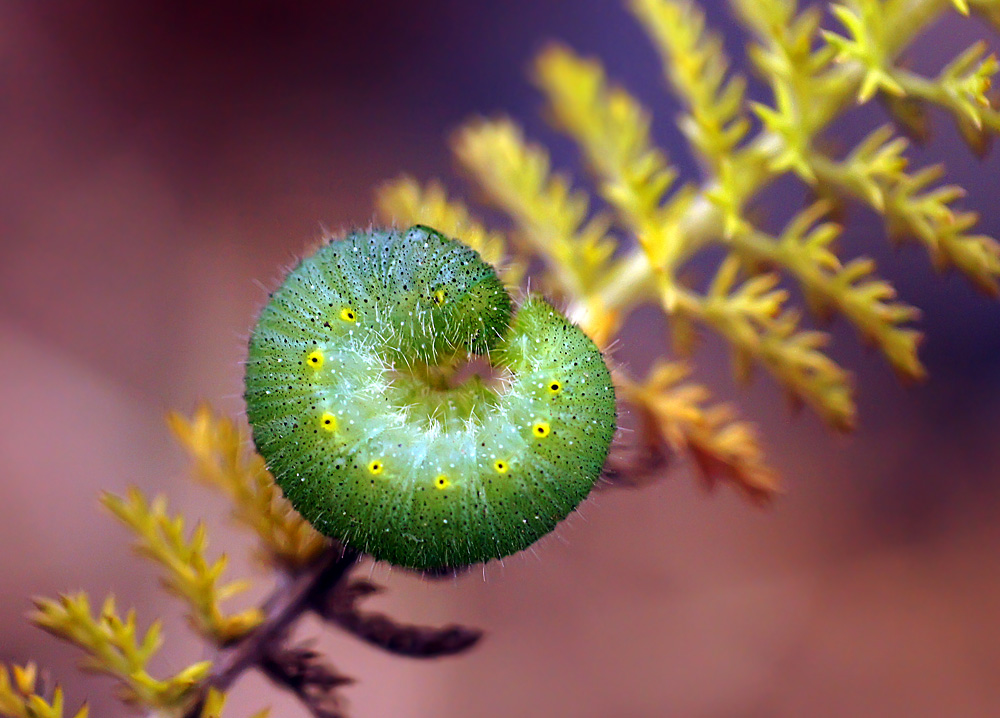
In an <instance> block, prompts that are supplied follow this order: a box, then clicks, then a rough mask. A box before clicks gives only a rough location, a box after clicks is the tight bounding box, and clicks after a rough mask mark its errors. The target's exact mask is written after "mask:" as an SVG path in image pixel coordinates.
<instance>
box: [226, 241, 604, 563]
mask: <svg viewBox="0 0 1000 718" xmlns="http://www.w3.org/2000/svg"><path fill="white" fill-rule="evenodd" d="M470 355H481V356H483V357H485V358H486V359H487V360H488V361H489V364H490V365H491V366H492V367H493V376H492V377H488V378H487V379H483V378H482V377H480V376H479V375H478V374H476V375H473V376H471V377H470V378H467V379H466V380H465V381H462V382H457V379H458V377H456V373H459V369H460V367H461V366H462V365H463V364H465V363H466V362H467V360H468V358H469V356H470ZM245 398H246V403H247V416H248V418H249V421H250V424H251V426H252V428H253V438H254V443H255V444H256V446H257V449H258V451H260V453H261V455H262V456H263V457H264V459H265V460H266V462H267V465H268V468H269V469H270V470H271V472H272V473H273V474H274V477H275V479H276V481H277V482H278V484H279V485H280V486H281V488H282V489H283V491H284V493H285V496H287V497H288V499H289V500H290V501H291V503H292V505H293V506H294V507H295V508H296V509H297V510H298V511H299V512H300V513H301V514H302V515H303V516H304V517H305V518H306V520H308V521H309V522H310V523H311V524H312V525H313V526H315V527H316V528H317V529H318V530H319V531H321V532H322V533H324V534H326V535H328V536H331V537H333V538H336V539H338V540H339V541H341V542H343V543H344V544H345V545H347V546H350V547H353V548H355V549H358V550H360V551H363V552H366V553H368V554H370V555H372V556H373V557H374V558H376V559H380V560H385V561H388V562H390V563H393V564H396V565H400V566H406V567H410V568H416V569H434V568H443V567H455V566H463V565H467V564H470V563H476V562H480V561H486V560H489V559H491V558H502V557H504V556H507V555H510V554H512V553H515V552H517V551H520V550H521V549H524V548H526V547H527V546H529V545H531V544H532V543H534V542H535V541H536V540H537V539H539V538H540V537H542V536H544V535H545V534H547V533H549V532H550V531H552V529H553V528H555V526H556V524H557V523H558V522H559V521H561V520H562V519H564V518H565V517H566V516H567V515H568V514H569V513H570V512H571V511H572V510H573V509H574V508H575V507H576V506H577V504H579V503H580V501H582V500H583V499H584V498H585V497H586V496H587V494H588V493H589V492H590V490H591V488H592V487H593V485H594V483H595V482H596V481H597V478H598V476H599V475H600V472H601V469H602V467H603V465H604V462H605V460H606V458H607V455H608V449H609V447H610V444H611V439H612V436H613V434H614V431H615V396H614V389H613V387H612V384H611V377H610V374H609V372H608V368H607V366H606V364H605V363H604V359H603V357H602V356H601V353H600V351H599V350H598V349H597V347H596V346H595V345H594V343H593V342H592V341H591V340H590V339H589V338H588V337H587V336H586V335H585V334H584V333H583V332H582V331H581V330H580V329H579V328H577V327H576V326H574V325H573V324H571V323H570V322H569V321H567V320H566V318H565V317H563V316H562V315H561V314H560V313H559V312H558V311H556V310H555V309H554V308H553V307H552V306H551V305H549V304H548V303H547V302H546V301H545V300H544V299H541V298H540V297H537V296H529V297H528V298H527V299H526V300H525V301H524V302H523V303H522V304H521V306H520V307H519V308H518V309H517V310H516V311H513V310H512V304H511V299H510V297H509V296H508V294H507V292H506V291H505V290H504V287H503V285H502V284H501V282H500V280H499V279H498V278H497V276H496V274H495V273H494V271H493V269H492V267H490V266H489V265H488V264H486V263H485V262H483V260H482V259H481V258H480V257H479V255H478V254H477V253H476V252H475V251H474V250H472V249H470V248H469V247H467V246H465V245H463V244H461V243H460V242H457V241H455V240H452V239H448V238H446V237H444V236H442V235H441V234H439V233H438V232H436V231H434V230H432V229H429V228H427V227H421V226H416V227H412V228H411V229H409V230H408V231H406V232H398V231H393V230H385V231H383V230H372V231H369V232H357V233H354V234H351V235H349V236H348V237H346V238H345V239H343V240H341V241H334V242H331V243H329V244H327V245H325V246H323V247H322V248H321V249H319V250H318V251H317V252H316V253H315V254H314V255H313V256H312V257H309V258H307V259H305V260H304V261H302V263H301V264H299V265H298V267H296V268H295V269H294V270H292V272H291V273H290V274H289V275H288V277H287V278H286V279H285V281H284V283H283V284H282V286H281V287H280V288H279V289H278V290H277V291H275V292H274V294H272V295H271V298H270V301H269V302H268V303H267V305H266V306H265V307H264V309H263V311H262V312H261V315H260V318H259V320H258V323H257V325H256V327H255V328H254V330H253V333H252V335H251V338H250V349H249V358H248V362H247V368H246V395H245Z"/></svg>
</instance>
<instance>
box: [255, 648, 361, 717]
mask: <svg viewBox="0 0 1000 718" xmlns="http://www.w3.org/2000/svg"><path fill="white" fill-rule="evenodd" d="M260 668H261V670H262V671H263V672H264V674H265V675H266V676H267V677H268V678H270V679H271V680H272V681H274V682H275V683H277V684H278V685H281V686H284V687H285V688H288V689H289V690H291V691H292V692H293V693H295V695H296V696H298V698H299V700H301V701H302V703H303V705H305V706H306V708H308V709H309V712H310V713H312V714H313V716H315V718H346V714H345V713H344V710H343V707H342V705H341V701H340V699H339V698H338V696H337V692H336V691H337V688H339V687H341V686H345V685H349V684H350V683H353V681H352V680H351V679H350V678H347V677H345V676H342V675H340V674H339V673H337V671H336V670H335V669H334V668H333V667H332V666H330V665H329V664H328V663H326V662H325V661H323V656H322V655H321V654H320V653H318V652H316V651H315V650H313V649H312V648H309V647H308V646H294V647H291V648H288V647H285V646H277V647H275V649H274V650H272V651H269V652H268V653H267V654H266V655H265V656H264V657H263V658H262V659H261V661H260Z"/></svg>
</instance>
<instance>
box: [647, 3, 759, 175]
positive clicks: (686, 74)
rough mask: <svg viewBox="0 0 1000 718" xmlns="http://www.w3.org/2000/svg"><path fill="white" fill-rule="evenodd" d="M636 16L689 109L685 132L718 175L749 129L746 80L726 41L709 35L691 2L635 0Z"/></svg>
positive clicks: (700, 12)
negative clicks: (729, 55) (733, 68)
mask: <svg viewBox="0 0 1000 718" xmlns="http://www.w3.org/2000/svg"><path fill="white" fill-rule="evenodd" d="M630 7H631V10H632V12H633V13H634V14H635V15H636V17H637V18H638V19H639V21H640V23H641V24H642V25H643V26H644V27H645V28H646V30H647V32H648V33H649V34H650V36H651V37H652V39H653V41H654V43H655V44H656V48H657V50H659V52H660V56H661V57H662V58H663V67H664V70H665V71H666V74H667V78H668V80H669V81H670V84H671V85H672V86H673V88H674V90H675V92H676V93H677V94H678V95H679V96H680V98H681V100H682V101H683V102H684V104H685V106H686V107H687V109H688V114H687V115H686V116H685V117H684V118H683V119H682V120H681V123H680V124H681V129H682V130H683V131H684V133H685V134H686V135H687V137H688V140H689V141H690V142H691V144H692V146H693V147H694V148H695V149H696V150H697V151H698V152H699V154H700V155H701V156H702V158H703V159H705V161H706V162H707V163H708V164H709V166H710V167H712V168H713V171H714V173H715V174H716V175H720V174H723V173H724V172H723V167H724V166H726V165H727V164H730V163H731V161H732V155H733V151H734V149H735V148H736V146H737V145H738V144H739V143H740V142H741V141H742V140H743V139H744V137H746V134H747V131H748V130H749V129H750V123H749V121H748V119H747V117H746V116H745V114H744V94H745V92H746V80H745V79H744V78H743V77H742V75H740V74H739V73H734V72H730V70H729V61H728V59H727V58H726V54H725V52H724V50H723V46H722V39H721V38H720V37H719V36H718V35H716V34H714V33H711V32H707V31H706V29H705V14H704V13H703V12H702V11H701V10H700V9H699V8H698V6H697V5H696V4H695V3H693V2H689V1H687V0H631V2H630Z"/></svg>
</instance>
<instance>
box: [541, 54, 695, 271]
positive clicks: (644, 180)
mask: <svg viewBox="0 0 1000 718" xmlns="http://www.w3.org/2000/svg"><path fill="white" fill-rule="evenodd" d="M535 78H536V81H537V83H538V85H539V86H540V87H541V88H542V91H543V92H544V93H545V94H546V97H547V98H548V101H549V111H550V113H551V116H552V119H553V120H554V121H555V123H556V124H557V125H558V126H559V127H560V128H561V129H562V130H564V131H565V132H566V133H567V134H569V135H570V136H571V137H572V138H573V139H574V140H576V142H577V143H579V145H580V148H581V150H582V151H583V153H584V156H585V157H586V159H587V162H588V163H589V164H590V166H591V167H592V168H593V169H594V171H595V173H596V174H597V175H598V177H599V179H600V186H601V195H602V196H603V197H604V199H605V200H607V201H608V203H609V204H611V205H612V206H613V207H614V208H615V209H616V210H617V212H618V214H619V215H620V216H621V217H622V218H623V222H624V223H625V226H626V227H628V228H629V229H632V230H640V231H637V238H638V240H639V242H640V243H641V244H642V245H643V247H644V248H645V247H649V248H653V247H655V248H657V251H662V252H663V253H664V254H665V255H670V254H672V253H671V252H670V251H669V249H668V248H666V247H663V245H664V244H665V240H663V238H662V237H660V236H659V232H657V231H656V230H657V227H658V225H659V224H660V223H659V222H658V221H656V220H657V219H660V217H659V215H660V213H661V212H665V211H666V209H665V207H664V205H665V202H666V197H667V193H668V191H669V190H670V188H671V186H672V185H673V184H674V181H675V180H676V178H677V172H676V170H674V168H673V167H671V166H670V162H669V160H668V159H667V156H666V154H665V153H663V152H662V151H661V150H660V149H659V148H657V147H655V146H654V145H653V143H652V141H651V140H650V137H649V125H650V118H649V113H648V112H647V111H646V110H645V109H644V108H643V107H642V106H641V105H640V104H639V102H638V101H637V100H636V99H635V98H634V97H632V96H631V95H629V94H628V92H626V91H625V90H624V89H622V88H620V87H611V86H609V85H608V84H607V81H606V78H605V73H604V69H603V68H602V67H601V64H600V63H599V62H597V61H596V60H584V59H582V58H580V57H578V56H577V55H576V54H574V53H573V52H572V51H571V50H570V49H569V48H566V47H563V46H560V45H552V46H550V47H549V48H547V49H546V50H544V51H543V52H542V53H541V54H540V55H539V56H538V59H537V60H536V62H535ZM650 218H655V219H654V220H652V221H649V220H650Z"/></svg>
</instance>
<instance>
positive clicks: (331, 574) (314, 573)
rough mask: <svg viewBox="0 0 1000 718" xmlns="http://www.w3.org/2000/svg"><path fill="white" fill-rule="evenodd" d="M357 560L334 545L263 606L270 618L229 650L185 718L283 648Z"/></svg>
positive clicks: (196, 715)
mask: <svg viewBox="0 0 1000 718" xmlns="http://www.w3.org/2000/svg"><path fill="white" fill-rule="evenodd" d="M357 560H358V554H357V553H356V552H355V551H352V550H350V549H345V548H342V547H341V546H339V545H334V546H333V547H331V548H330V550H329V551H327V552H326V553H325V554H323V556H322V557H321V558H320V559H319V560H318V561H317V562H316V564H315V565H314V566H313V567H311V568H310V569H308V570H306V571H305V572H304V573H302V574H301V575H299V576H298V577H297V578H296V579H295V580H294V581H293V582H291V583H290V584H288V585H287V586H282V587H281V588H279V589H278V590H277V591H275V593H274V594H273V595H272V596H271V597H270V598H269V599H268V600H267V602H266V603H265V604H264V608H265V611H266V613H267V618H266V619H265V620H264V622H263V623H262V624H261V625H259V626H258V627H257V628H255V629H254V630H253V631H252V632H251V633H250V634H248V635H247V636H246V637H245V638H243V639H242V640H241V641H239V642H238V643H237V644H236V645H235V646H233V647H232V648H231V649H229V653H228V654H227V655H226V658H225V660H223V661H221V662H219V663H218V664H217V665H216V667H215V669H214V670H213V671H212V674H211V675H210V676H209V677H208V679H207V680H206V681H205V682H204V683H203V684H202V686H201V693H200V695H199V699H198V700H197V701H196V702H195V703H194V704H193V705H192V706H191V708H190V709H188V711H187V712H186V713H185V714H184V718H199V716H200V715H201V710H202V707H203V706H204V702H205V698H206V697H207V696H208V692H209V690H211V689H212V688H215V689H216V690H219V691H223V692H224V691H226V690H227V689H228V688H229V686H231V685H232V684H233V682H235V681H236V679H237V678H239V676H240V675H242V674H243V672H244V671H246V670H247V669H248V668H251V667H253V666H255V665H260V664H261V662H262V661H263V660H264V658H265V657H266V656H268V655H272V654H274V653H275V652H276V651H278V649H279V648H280V646H281V644H282V642H283V641H284V638H285V635H286V634H287V632H288V630H289V629H290V628H291V626H292V625H293V624H294V623H295V621H296V620H298V618H299V617H300V616H301V615H302V614H303V613H304V612H306V611H307V610H309V609H310V608H311V607H312V606H314V605H316V603H317V602H318V601H319V600H320V599H321V597H323V596H325V595H327V594H329V593H330V592H331V591H332V590H333V588H334V587H335V586H336V585H337V584H338V583H340V581H342V580H343V579H344V577H345V576H346V575H347V573H348V572H349V571H350V569H351V568H352V567H353V566H354V564H355V562H356V561H357Z"/></svg>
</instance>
